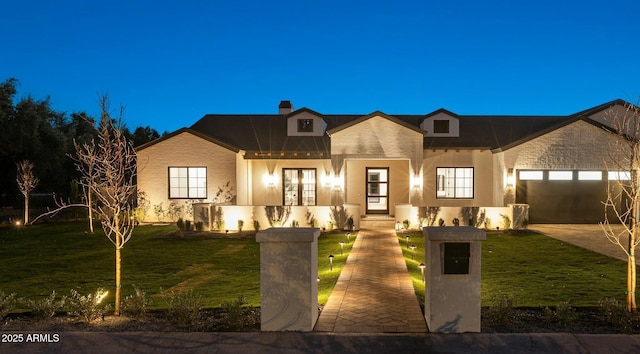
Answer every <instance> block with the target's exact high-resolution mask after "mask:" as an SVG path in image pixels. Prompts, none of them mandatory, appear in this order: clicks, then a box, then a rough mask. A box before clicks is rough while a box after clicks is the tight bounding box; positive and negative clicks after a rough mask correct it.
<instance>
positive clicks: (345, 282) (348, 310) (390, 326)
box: [315, 229, 427, 333]
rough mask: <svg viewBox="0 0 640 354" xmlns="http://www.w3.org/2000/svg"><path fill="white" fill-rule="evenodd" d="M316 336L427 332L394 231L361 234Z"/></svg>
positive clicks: (318, 323)
mask: <svg viewBox="0 0 640 354" xmlns="http://www.w3.org/2000/svg"><path fill="white" fill-rule="evenodd" d="M315 331H320V332H337V333H398V332H402V333H409V332H413V333H424V332H427V325H426V322H425V320H424V317H423V315H422V311H421V310H420V305H419V304H418V299H417V297H416V295H415V292H414V290H413V284H412V282H411V278H410V276H409V271H408V270H407V266H406V263H405V260H404V258H403V256H402V249H401V248H400V243H399V242H398V238H397V236H396V234H395V231H394V230H385V229H381V230H375V231H374V230H360V232H359V233H358V237H357V238H356V240H355V241H354V244H353V248H352V250H351V253H350V254H349V257H348V259H347V261H346V264H345V266H344V268H343V269H342V273H341V274H340V277H339V278H338V282H337V284H336V286H335V287H334V289H333V292H332V293H331V295H330V296H329V299H328V300H327V304H326V305H325V307H324V309H323V310H322V312H321V314H320V317H319V318H318V322H317V323H316V326H315Z"/></svg>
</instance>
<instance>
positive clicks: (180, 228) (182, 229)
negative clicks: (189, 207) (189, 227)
mask: <svg viewBox="0 0 640 354" xmlns="http://www.w3.org/2000/svg"><path fill="white" fill-rule="evenodd" d="M176 226H178V229H179V230H180V231H184V220H182V218H178V221H176Z"/></svg>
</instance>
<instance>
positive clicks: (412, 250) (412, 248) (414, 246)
mask: <svg viewBox="0 0 640 354" xmlns="http://www.w3.org/2000/svg"><path fill="white" fill-rule="evenodd" d="M409 248H411V260H413V252H414V251H415V250H416V245H411V247H409Z"/></svg>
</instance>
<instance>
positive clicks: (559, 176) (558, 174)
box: [549, 171, 573, 181]
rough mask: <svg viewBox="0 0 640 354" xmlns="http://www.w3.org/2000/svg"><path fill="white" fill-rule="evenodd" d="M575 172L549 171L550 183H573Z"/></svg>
mask: <svg viewBox="0 0 640 354" xmlns="http://www.w3.org/2000/svg"><path fill="white" fill-rule="evenodd" d="M572 179H573V171H549V181H571V180H572Z"/></svg>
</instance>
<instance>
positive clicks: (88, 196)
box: [87, 188, 94, 235]
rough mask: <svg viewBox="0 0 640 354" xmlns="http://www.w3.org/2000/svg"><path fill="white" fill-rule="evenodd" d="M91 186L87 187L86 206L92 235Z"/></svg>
mask: <svg viewBox="0 0 640 354" xmlns="http://www.w3.org/2000/svg"><path fill="white" fill-rule="evenodd" d="M91 195H92V193H91V188H89V193H88V195H87V206H88V207H89V232H91V234H92V235H93V233H94V231H93V197H91Z"/></svg>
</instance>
